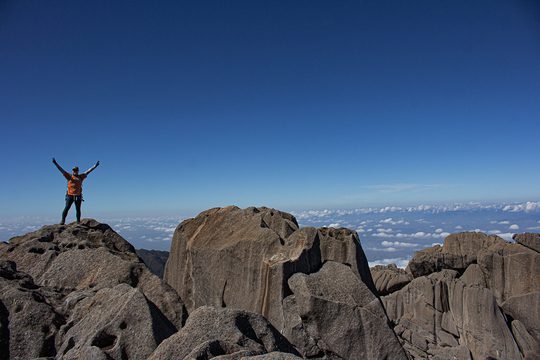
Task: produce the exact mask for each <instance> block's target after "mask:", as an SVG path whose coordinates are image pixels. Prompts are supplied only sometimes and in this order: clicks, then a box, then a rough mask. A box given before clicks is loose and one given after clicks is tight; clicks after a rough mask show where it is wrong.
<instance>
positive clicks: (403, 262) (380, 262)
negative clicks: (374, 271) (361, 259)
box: [368, 258, 409, 269]
mask: <svg viewBox="0 0 540 360" xmlns="http://www.w3.org/2000/svg"><path fill="white" fill-rule="evenodd" d="M408 263H409V258H392V259H378V260H374V261H370V262H369V263H368V265H369V267H373V266H376V265H389V264H396V265H397V267H400V268H402V269H405V268H406V267H407V264H408Z"/></svg>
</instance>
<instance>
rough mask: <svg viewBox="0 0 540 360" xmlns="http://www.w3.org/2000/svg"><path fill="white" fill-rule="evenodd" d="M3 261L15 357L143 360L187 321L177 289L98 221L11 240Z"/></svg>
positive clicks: (4, 308) (1, 251)
mask: <svg viewBox="0 0 540 360" xmlns="http://www.w3.org/2000/svg"><path fill="white" fill-rule="evenodd" d="M0 258H1V259H2V260H3V262H2V266H1V269H2V270H1V271H0V276H1V277H0V287H2V292H1V295H0V301H1V304H2V305H1V306H0V318H1V322H0V323H1V324H2V325H1V326H0V337H1V339H2V340H1V341H0V346H1V347H2V349H3V350H6V351H5V352H4V351H2V353H4V354H9V355H8V358H11V359H18V358H20V359H28V358H35V357H55V358H58V359H85V358H86V359H101V358H103V359H119V360H120V359H126V358H131V359H144V358H146V357H148V356H149V355H150V354H151V353H152V352H153V351H154V350H155V348H156V347H157V346H158V345H159V343H161V341H163V340H164V339H165V338H167V337H169V336H170V335H172V334H173V333H174V332H176V331H177V329H178V328H180V327H181V326H182V323H183V321H184V320H185V317H186V312H185V310H184V307H183V304H182V301H181V300H180V298H179V297H178V295H177V293H176V291H175V290H174V289H172V288H171V287H170V286H168V285H167V284H165V283H164V282H163V281H162V280H160V279H159V278H158V277H157V276H155V275H154V274H152V273H151V272H150V271H149V270H148V269H147V268H146V266H145V265H144V263H143V262H142V261H141V260H140V259H139V257H138V256H137V255H136V253H135V250H134V249H133V247H132V246H131V244H129V243H128V242H127V241H125V240H124V239H123V238H122V237H120V236H119V235H118V234H117V233H115V232H114V231H113V230H112V229H111V228H110V227H109V226H108V225H105V224H100V223H98V222H97V221H95V220H90V219H85V220H83V221H82V222H81V224H70V225H51V226H45V227H43V228H42V229H40V230H38V231H35V232H32V233H29V234H26V235H24V236H18V237H15V238H12V239H11V240H10V242H9V243H8V244H6V245H4V246H2V247H1V248H0Z"/></svg>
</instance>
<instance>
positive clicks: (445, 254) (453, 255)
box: [407, 232, 506, 277]
mask: <svg viewBox="0 0 540 360" xmlns="http://www.w3.org/2000/svg"><path fill="white" fill-rule="evenodd" d="M505 243H506V242H505V241H504V240H503V239H501V238H500V237H498V236H495V235H486V234H483V233H477V232H463V233H458V234H451V235H448V236H447V237H446V239H444V245H443V246H434V247H431V248H428V249H425V250H421V251H418V252H416V253H415V254H414V257H413V258H412V259H411V261H409V264H408V266H407V270H408V271H409V272H410V273H411V274H412V275H413V276H414V277H419V276H423V275H429V274H431V273H434V272H437V271H440V270H442V269H454V270H458V271H463V270H465V269H466V268H467V266H469V265H470V264H473V263H476V261H477V254H478V252H479V251H480V250H482V249H487V248H489V247H491V246H493V245H496V244H499V245H501V244H505Z"/></svg>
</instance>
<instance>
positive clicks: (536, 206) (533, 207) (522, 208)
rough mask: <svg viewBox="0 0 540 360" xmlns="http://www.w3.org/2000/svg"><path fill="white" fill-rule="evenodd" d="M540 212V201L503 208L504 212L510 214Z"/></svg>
mask: <svg viewBox="0 0 540 360" xmlns="http://www.w3.org/2000/svg"><path fill="white" fill-rule="evenodd" d="M537 210H540V201H527V202H526V203H522V204H512V205H506V206H504V207H503V209H502V211H508V212H531V211H537Z"/></svg>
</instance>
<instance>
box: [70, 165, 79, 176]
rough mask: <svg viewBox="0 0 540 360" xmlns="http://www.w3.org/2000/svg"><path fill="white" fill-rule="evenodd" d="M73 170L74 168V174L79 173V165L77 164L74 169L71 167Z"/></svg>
mask: <svg viewBox="0 0 540 360" xmlns="http://www.w3.org/2000/svg"><path fill="white" fill-rule="evenodd" d="M71 170H73V174H74V175H77V174H78V173H79V167H78V166H75V167H74V168H73V169H71Z"/></svg>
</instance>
